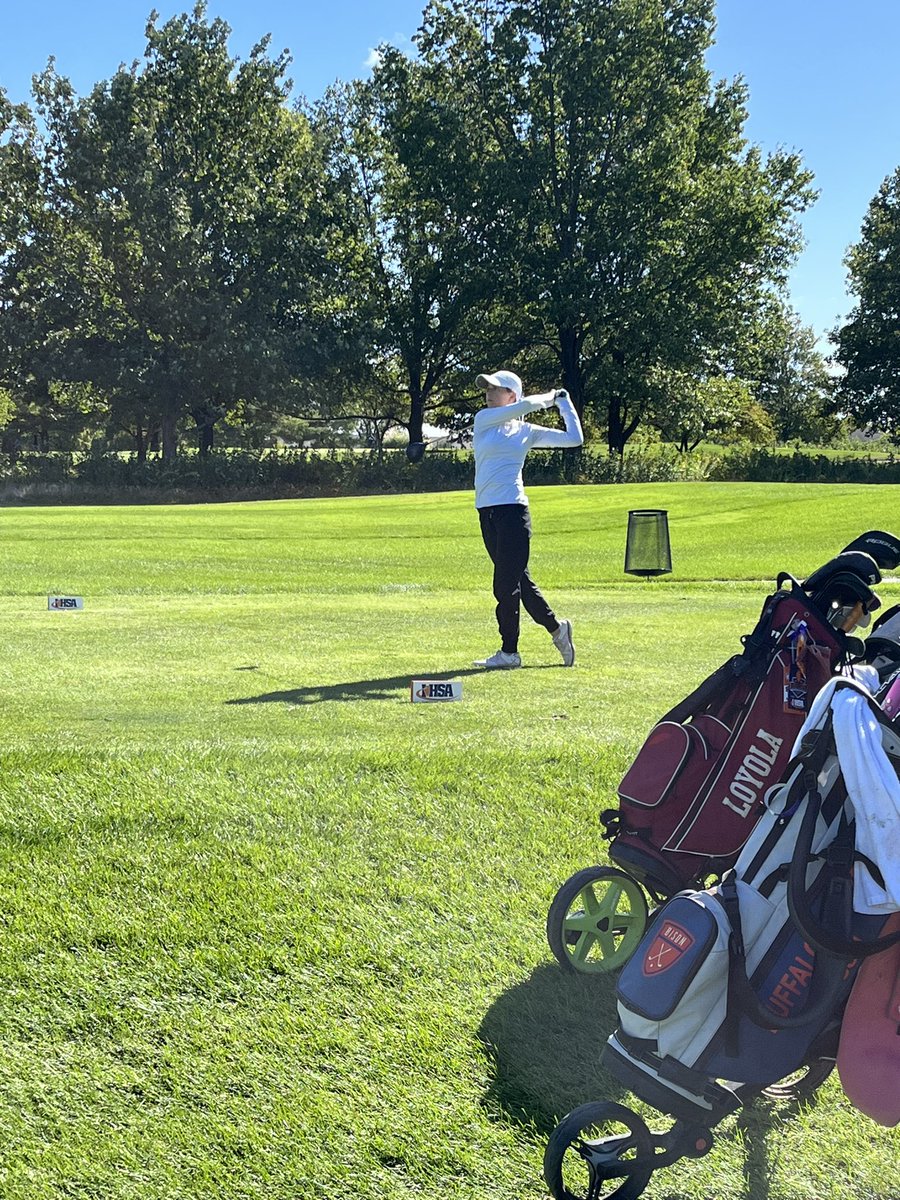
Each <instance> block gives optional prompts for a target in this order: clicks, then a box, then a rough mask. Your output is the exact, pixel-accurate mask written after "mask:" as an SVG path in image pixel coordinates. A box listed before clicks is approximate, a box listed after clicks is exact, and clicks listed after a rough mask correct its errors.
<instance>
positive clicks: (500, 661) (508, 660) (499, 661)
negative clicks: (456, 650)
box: [474, 650, 522, 671]
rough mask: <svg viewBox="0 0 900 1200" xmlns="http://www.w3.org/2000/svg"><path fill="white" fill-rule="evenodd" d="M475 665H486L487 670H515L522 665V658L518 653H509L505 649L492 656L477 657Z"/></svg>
mask: <svg viewBox="0 0 900 1200" xmlns="http://www.w3.org/2000/svg"><path fill="white" fill-rule="evenodd" d="M474 665H475V666H476V667H484V669H485V671H514V670H515V669H516V667H521V665H522V660H521V658H520V657H519V655H518V654H507V653H506V651H505V650H498V651H497V653H496V654H492V655H491V657H490V658H478V659H476V660H475V664H474Z"/></svg>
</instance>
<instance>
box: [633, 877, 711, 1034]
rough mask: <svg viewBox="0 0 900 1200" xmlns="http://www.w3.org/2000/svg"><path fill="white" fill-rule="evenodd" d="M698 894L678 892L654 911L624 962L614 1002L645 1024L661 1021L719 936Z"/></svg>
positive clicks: (669, 1015) (696, 971) (673, 1007)
mask: <svg viewBox="0 0 900 1200" xmlns="http://www.w3.org/2000/svg"><path fill="white" fill-rule="evenodd" d="M695 896H697V897H701V898H702V899H703V900H704V901H705V900H707V899H708V897H707V896H706V893H704V892H699V893H697V892H693V893H681V894H680V895H678V896H674V897H673V898H672V899H671V900H670V901H669V902H668V903H667V904H664V905H663V907H662V908H661V909H660V910H659V912H658V913H657V915H656V917H655V918H654V920H653V922H652V924H651V925H650V928H649V929H648V930H647V932H646V933H645V934H644V936H643V938H642V940H641V942H640V944H639V945H638V948H637V950H635V952H634V954H633V955H632V956H631V958H630V959H629V960H628V962H627V963H626V964H625V966H624V967H623V969H622V974H621V975H620V976H619V983H618V986H617V988H616V998H617V999H618V1001H619V1003H620V1004H622V1005H624V1006H625V1008H627V1009H630V1010H631V1011H632V1012H635V1013H637V1014H638V1016H640V1017H643V1018H644V1019H645V1020H648V1021H665V1020H667V1019H668V1018H669V1017H671V1016H672V1013H673V1012H674V1011H675V1009H676V1008H677V1007H678V1005H679V1004H680V1003H681V1000H682V998H683V997H684V994H685V992H686V991H687V989H688V988H689V987H690V986H691V984H692V983H693V982H694V979H695V978H696V977H697V974H698V972H700V971H701V970H702V968H703V966H704V964H705V963H706V960H707V957H708V955H709V953H710V951H711V950H712V949H713V947H714V946H715V944H716V941H717V939H718V936H719V923H718V921H717V920H716V918H715V916H714V915H713V913H712V912H711V911H710V909H709V908H707V907H706V906H705V904H704V903H700V902H698V900H695V899H694V897H695Z"/></svg>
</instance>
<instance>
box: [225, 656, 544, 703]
mask: <svg viewBox="0 0 900 1200" xmlns="http://www.w3.org/2000/svg"><path fill="white" fill-rule="evenodd" d="M239 669H240V668H239ZM524 669H525V670H529V669H530V670H540V669H541V666H540V665H538V666H535V667H531V668H527V667H526V668H524ZM492 673H493V672H492ZM484 674H486V672H485V671H484V669H483V668H482V667H467V668H466V669H465V670H463V671H422V672H420V673H419V674H418V675H410V674H406V675H393V676H391V678H390V679H358V680H355V681H354V682H352V683H327V684H321V683H320V684H315V685H311V686H309V687H296V688H288V689H287V690H285V691H283V692H263V693H262V695H260V696H243V697H241V698H240V699H238V700H226V701H225V703H226V704H321V703H323V701H326V700H399V699H401V698H402V697H400V696H398V695H397V693H398V692H399V691H408V690H409V683H410V680H411V679H433V680H444V679H461V678H462V677H463V676H464V675H484Z"/></svg>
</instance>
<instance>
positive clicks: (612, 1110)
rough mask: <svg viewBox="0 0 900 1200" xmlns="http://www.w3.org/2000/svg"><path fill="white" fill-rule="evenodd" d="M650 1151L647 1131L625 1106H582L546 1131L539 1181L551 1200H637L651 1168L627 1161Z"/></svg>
mask: <svg viewBox="0 0 900 1200" xmlns="http://www.w3.org/2000/svg"><path fill="white" fill-rule="evenodd" d="M652 1153H653V1144H652V1142H651V1134H650V1130H649V1129H648V1128H647V1126H646V1125H645V1124H644V1122H643V1121H642V1120H641V1118H640V1117H639V1116H638V1115H637V1113H633V1112H632V1111H631V1109H630V1108H625V1107H624V1105H621V1104H606V1103H595V1104H582V1105H581V1107H580V1108H576V1109H574V1110H573V1111H572V1112H570V1113H569V1115H568V1116H567V1117H563V1119H562V1120H561V1121H560V1123H559V1124H558V1125H557V1127H556V1128H555V1129H554V1131H553V1133H552V1134H551V1135H550V1140H549V1142H548V1143H547V1149H546V1151H545V1152H544V1179H545V1180H546V1181H547V1187H548V1188H549V1189H550V1191H551V1193H552V1194H553V1196H554V1200H636V1197H638V1196H640V1194H641V1193H642V1192H643V1190H644V1188H645V1187H646V1186H647V1184H648V1183H649V1182H650V1176H651V1175H652V1174H653V1168H652V1167H642V1168H641V1169H640V1170H639V1171H634V1170H629V1163H630V1162H633V1161H634V1160H636V1159H637V1157H638V1155H640V1156H641V1157H649V1156H650V1155H652Z"/></svg>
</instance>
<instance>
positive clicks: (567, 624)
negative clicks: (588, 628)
mask: <svg viewBox="0 0 900 1200" xmlns="http://www.w3.org/2000/svg"><path fill="white" fill-rule="evenodd" d="M551 636H552V638H553V645H554V646H555V647H556V648H557V650H558V651H559V653H560V657H561V658H562V660H563V666H564V667H571V666H572V664H573V663H574V662H575V643H574V642H573V641H572V622H571V621H560V623H559V629H557V631H556V633H554V634H551Z"/></svg>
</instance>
